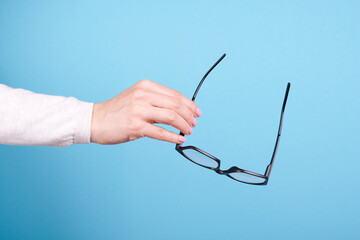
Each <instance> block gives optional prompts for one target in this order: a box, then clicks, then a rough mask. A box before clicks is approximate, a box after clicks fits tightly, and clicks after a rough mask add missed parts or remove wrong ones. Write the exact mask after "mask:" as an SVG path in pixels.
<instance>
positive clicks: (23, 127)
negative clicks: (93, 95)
mask: <svg viewBox="0 0 360 240" xmlns="http://www.w3.org/2000/svg"><path fill="white" fill-rule="evenodd" d="M92 110H93V103H87V102H83V101H80V100H78V99H76V98H73V97H61V96H49V95H44V94H36V93H33V92H30V91H27V90H24V89H14V88H10V87H8V86H5V85H3V84H0V144H10V145H43V146H59V147H60V146H68V145H71V144H74V143H90V130H91V118H92Z"/></svg>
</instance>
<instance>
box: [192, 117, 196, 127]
mask: <svg viewBox="0 0 360 240" xmlns="http://www.w3.org/2000/svg"><path fill="white" fill-rule="evenodd" d="M196 125H197V121H196V119H195V118H194V119H193V122H192V126H193V127H195V126H196Z"/></svg>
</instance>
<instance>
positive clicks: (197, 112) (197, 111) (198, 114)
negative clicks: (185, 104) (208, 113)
mask: <svg viewBox="0 0 360 240" xmlns="http://www.w3.org/2000/svg"><path fill="white" fill-rule="evenodd" d="M195 112H196V115H197V116H198V117H200V116H201V114H202V113H201V111H200V109H199V108H196V110H195Z"/></svg>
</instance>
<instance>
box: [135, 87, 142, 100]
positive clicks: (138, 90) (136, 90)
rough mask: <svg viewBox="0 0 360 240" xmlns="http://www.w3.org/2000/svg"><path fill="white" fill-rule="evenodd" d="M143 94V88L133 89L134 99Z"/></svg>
mask: <svg viewBox="0 0 360 240" xmlns="http://www.w3.org/2000/svg"><path fill="white" fill-rule="evenodd" d="M144 95H145V90H143V89H141V88H137V89H135V90H134V93H133V96H134V98H135V99H139V98H142V97H143V96H144Z"/></svg>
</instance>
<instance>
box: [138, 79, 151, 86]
mask: <svg viewBox="0 0 360 240" xmlns="http://www.w3.org/2000/svg"><path fill="white" fill-rule="evenodd" d="M151 82H152V81H150V80H148V79H143V80H141V81H139V82H138V85H139V86H141V87H147V86H149V84H151Z"/></svg>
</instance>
